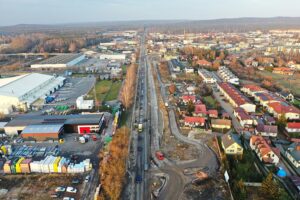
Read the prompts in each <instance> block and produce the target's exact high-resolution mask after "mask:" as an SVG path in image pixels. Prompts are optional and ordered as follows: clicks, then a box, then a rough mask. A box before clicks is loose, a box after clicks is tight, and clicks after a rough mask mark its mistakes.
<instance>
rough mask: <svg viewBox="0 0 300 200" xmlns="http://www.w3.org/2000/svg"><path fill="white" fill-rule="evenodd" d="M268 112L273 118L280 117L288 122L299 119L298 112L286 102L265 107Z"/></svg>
mask: <svg viewBox="0 0 300 200" xmlns="http://www.w3.org/2000/svg"><path fill="white" fill-rule="evenodd" d="M267 106H268V107H267V109H268V112H269V113H271V114H273V115H274V117H275V118H277V119H279V118H280V117H281V116H282V115H284V116H285V118H286V119H289V120H297V119H300V110H299V109H298V108H296V107H294V106H291V105H289V104H288V103H287V102H284V101H282V102H273V103H269V104H268V105H267Z"/></svg>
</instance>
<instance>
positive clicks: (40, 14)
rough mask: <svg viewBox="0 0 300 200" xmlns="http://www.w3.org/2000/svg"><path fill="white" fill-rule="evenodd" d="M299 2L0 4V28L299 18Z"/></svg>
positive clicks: (60, 0)
mask: <svg viewBox="0 0 300 200" xmlns="http://www.w3.org/2000/svg"><path fill="white" fill-rule="evenodd" d="M299 9H300V0H0V26H3V25H14V24H59V23H69V22H99V21H119V20H144V19H148V20H151V19H194V20H195V19H199V20H201V19H216V18H235V17H274V16H289V17H296V16H300V13H299V11H300V10H299Z"/></svg>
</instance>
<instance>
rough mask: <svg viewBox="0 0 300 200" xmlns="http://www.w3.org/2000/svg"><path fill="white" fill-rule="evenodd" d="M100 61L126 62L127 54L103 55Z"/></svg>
mask: <svg viewBox="0 0 300 200" xmlns="http://www.w3.org/2000/svg"><path fill="white" fill-rule="evenodd" d="M99 59H100V60H120V61H125V59H126V55H125V54H101V55H100V57H99Z"/></svg>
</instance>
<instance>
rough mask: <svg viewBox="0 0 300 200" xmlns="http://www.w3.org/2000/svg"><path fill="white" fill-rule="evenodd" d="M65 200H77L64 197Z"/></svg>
mask: <svg viewBox="0 0 300 200" xmlns="http://www.w3.org/2000/svg"><path fill="white" fill-rule="evenodd" d="M63 200H75V199H74V198H73V197H64V198H63Z"/></svg>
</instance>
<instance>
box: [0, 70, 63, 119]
mask: <svg viewBox="0 0 300 200" xmlns="http://www.w3.org/2000/svg"><path fill="white" fill-rule="evenodd" d="M64 81H65V78H63V77H55V76H50V75H45V74H38V73H32V74H25V75H21V76H16V77H12V78H4V79H0V98H1V102H0V112H1V113H4V114H10V113H11V112H13V111H14V110H20V109H21V110H24V111H26V110H27V109H28V108H30V106H31V104H32V103H33V102H35V101H36V100H38V99H40V98H45V96H47V95H49V94H51V93H53V92H55V91H56V90H58V89H59V88H60V87H62V86H63V85H64Z"/></svg>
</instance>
